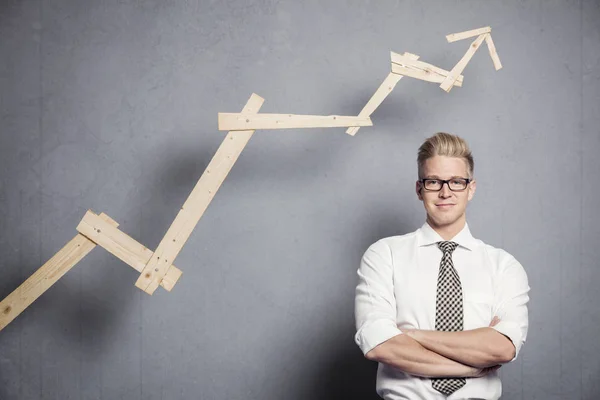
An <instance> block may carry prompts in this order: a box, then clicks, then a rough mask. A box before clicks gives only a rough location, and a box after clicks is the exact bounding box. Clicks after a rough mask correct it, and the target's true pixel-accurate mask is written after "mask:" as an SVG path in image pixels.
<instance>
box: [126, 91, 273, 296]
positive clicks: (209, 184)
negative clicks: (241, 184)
mask: <svg viewBox="0 0 600 400" xmlns="http://www.w3.org/2000/svg"><path fill="white" fill-rule="evenodd" d="M263 102H264V99H263V98H262V97H260V96H258V95H256V94H252V96H251V97H250V99H249V100H248V102H247V103H246V106H245V107H244V109H243V110H242V113H244V114H246V115H252V114H254V113H257V112H258V110H259V109H260V108H261V107H262V104H263ZM253 134H254V130H243V131H234V132H229V133H228V134H227V136H226V137H225V139H224V140H223V142H222V143H221V145H220V146H219V148H218V149H217V152H216V153H215V155H214V156H213V158H212V160H211V161H210V163H209V164H208V167H206V170H205V171H204V173H203V174H202V176H201V177H200V179H199V180H198V182H197V183H196V186H195V187H194V189H193V190H192V193H191V194H190V195H189V196H188V198H187V200H186V201H185V203H184V204H183V207H182V208H181V210H179V213H178V214H177V216H176V217H175V220H174V221H173V223H172V224H171V226H170V227H169V230H168V231H167V233H166V234H165V236H164V237H163V239H162V240H161V242H160V243H159V245H158V247H157V248H156V251H155V252H154V254H153V255H152V257H151V258H150V260H149V261H148V263H147V264H146V266H145V267H144V269H143V270H142V273H141V275H140V277H139V278H138V280H137V281H136V283H135V285H136V286H137V287H138V288H140V289H142V290H143V291H145V292H146V293H148V294H152V293H154V291H155V290H156V288H157V287H158V285H159V283H160V282H161V280H163V279H164V277H165V274H166V273H167V268H168V266H169V265H170V264H171V263H173V262H174V261H175V258H176V257H177V255H178V254H179V252H180V251H181V248H182V247H183V245H184V244H185V242H186V241H187V240H188V238H189V236H190V235H191V233H192V231H193V230H194V228H195V227H196V224H197V223H198V221H199V220H200V218H201V217H202V214H204V212H205V211H206V209H207V208H208V205H209V204H210V202H211V201H212V199H213V197H214V195H215V193H216V192H217V190H219V187H221V184H222V183H223V181H224V180H225V178H226V177H227V174H229V171H230V170H231V168H232V167H233V164H235V162H236V161H237V159H238V157H239V155H240V153H241V152H242V150H243V149H244V147H246V144H247V143H248V141H249V140H250V138H251V137H252V135H253Z"/></svg>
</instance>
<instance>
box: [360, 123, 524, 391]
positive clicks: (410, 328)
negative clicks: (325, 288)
mask: <svg viewBox="0 0 600 400" xmlns="http://www.w3.org/2000/svg"><path fill="white" fill-rule="evenodd" d="M417 164H418V178H419V179H418V180H417V182H416V187H415V189H416V194H417V197H418V198H419V200H420V201H422V202H423V206H424V208H425V211H426V213H427V218H426V221H425V223H424V224H423V226H422V227H421V228H419V229H417V230H416V231H414V232H412V233H408V234H405V235H400V236H392V237H388V238H384V239H381V240H379V241H377V242H376V243H374V244H372V245H371V246H370V247H369V248H368V249H367V251H366V252H365V253H364V256H363V258H362V260H361V263H360V267H359V269H358V278H359V279H358V285H357V287H356V299H355V316H356V329H357V332H356V335H355V341H356V343H357V344H358V346H359V347H360V349H361V350H362V352H363V354H364V355H365V357H366V358H367V359H369V360H373V361H377V362H378V363H379V367H378V370H377V384H376V391H377V393H378V394H379V395H380V396H381V397H382V398H383V399H386V400H398V399H411V400H413V399H449V400H458V399H498V398H499V397H500V395H501V394H502V386H501V382H500V378H499V376H498V369H499V368H500V366H501V365H502V364H505V363H508V362H511V361H513V360H514V359H515V358H516V357H517V355H518V354H519V351H520V349H521V346H522V345H523V343H524V342H525V339H526V336H527V329H528V315H527V303H528V301H529V295H528V293H529V285H528V281H527V275H526V273H525V271H524V269H523V267H522V266H521V264H520V263H519V262H518V261H517V260H516V259H515V258H514V257H513V256H511V255H510V254H509V253H508V252H506V251H504V250H502V249H500V248H496V247H493V246H491V245H489V244H486V243H484V242H482V241H481V240H479V239H475V238H474V237H473V236H472V235H471V232H470V231H469V227H468V224H467V221H466V208H467V204H468V202H469V201H470V200H471V199H472V198H473V195H474V194H475V189H476V182H475V179H474V178H473V168H474V163H473V156H472V154H471V151H470V150H469V147H468V145H467V143H466V142H465V141H464V140H463V139H462V138H460V137H458V136H455V135H451V134H447V133H437V134H436V135H434V136H432V137H430V138H428V139H427V140H425V142H424V143H423V144H422V145H421V147H420V148H419V152H418V157H417Z"/></svg>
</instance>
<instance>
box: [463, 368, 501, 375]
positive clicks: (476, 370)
mask: <svg viewBox="0 0 600 400" xmlns="http://www.w3.org/2000/svg"><path fill="white" fill-rule="evenodd" d="M500 367H501V366H500V365H494V366H492V367H486V368H473V371H472V372H471V373H470V374H469V375H468V376H467V378H481V377H483V376H486V375H487V374H489V373H490V372H494V371H496V370H498V369H499V368H500Z"/></svg>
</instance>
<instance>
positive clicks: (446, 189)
mask: <svg viewBox="0 0 600 400" xmlns="http://www.w3.org/2000/svg"><path fill="white" fill-rule="evenodd" d="M449 185H450V184H449V183H448V182H444V183H443V184H442V188H441V189H440V192H439V193H440V196H441V197H443V198H448V197H450V196H452V191H451V190H450V186H449Z"/></svg>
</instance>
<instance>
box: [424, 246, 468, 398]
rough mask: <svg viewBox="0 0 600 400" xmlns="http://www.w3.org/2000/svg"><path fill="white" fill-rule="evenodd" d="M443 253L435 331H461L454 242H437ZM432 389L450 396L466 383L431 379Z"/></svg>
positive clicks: (436, 304)
mask: <svg viewBox="0 0 600 400" xmlns="http://www.w3.org/2000/svg"><path fill="white" fill-rule="evenodd" d="M437 244H438V247H439V248H440V250H442V252H443V253H444V254H443V255H442V261H441V262H440V272H439V274H438V283H437V294H436V299H435V330H436V331H445V332H454V331H462V330H463V297H462V288H461V285H460V277H459V276H458V273H457V272H456V270H455V269H454V264H452V252H453V251H454V250H455V249H456V248H457V247H458V243H455V242H437ZM431 383H432V385H433V388H434V389H435V390H437V391H438V392H441V393H443V394H445V395H446V396H449V395H451V394H452V393H454V392H455V391H457V390H458V389H460V388H461V387H463V386H464V385H465V383H466V379H465V378H432V379H431Z"/></svg>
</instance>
